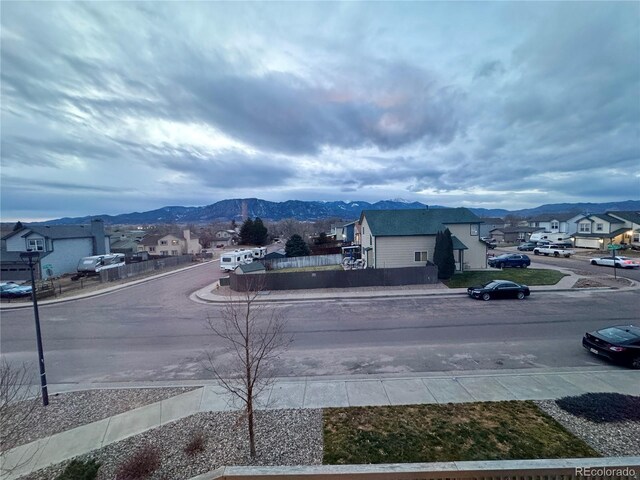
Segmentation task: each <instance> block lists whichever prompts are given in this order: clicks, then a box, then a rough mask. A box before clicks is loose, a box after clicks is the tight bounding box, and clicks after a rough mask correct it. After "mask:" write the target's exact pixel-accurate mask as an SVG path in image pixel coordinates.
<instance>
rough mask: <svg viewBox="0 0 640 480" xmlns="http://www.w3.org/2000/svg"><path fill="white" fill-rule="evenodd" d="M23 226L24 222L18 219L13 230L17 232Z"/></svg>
mask: <svg viewBox="0 0 640 480" xmlns="http://www.w3.org/2000/svg"><path fill="white" fill-rule="evenodd" d="M21 228H22V222H21V221H19V220H18V221H17V222H16V224H15V225H14V226H13V231H14V232H17V231H18V230H20V229H21Z"/></svg>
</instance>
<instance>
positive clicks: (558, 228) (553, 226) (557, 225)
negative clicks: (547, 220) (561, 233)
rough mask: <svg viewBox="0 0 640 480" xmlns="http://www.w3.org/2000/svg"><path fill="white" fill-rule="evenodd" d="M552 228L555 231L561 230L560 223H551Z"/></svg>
mask: <svg viewBox="0 0 640 480" xmlns="http://www.w3.org/2000/svg"><path fill="white" fill-rule="evenodd" d="M551 228H552V229H553V230H560V222H557V221H555V220H554V221H553V222H551Z"/></svg>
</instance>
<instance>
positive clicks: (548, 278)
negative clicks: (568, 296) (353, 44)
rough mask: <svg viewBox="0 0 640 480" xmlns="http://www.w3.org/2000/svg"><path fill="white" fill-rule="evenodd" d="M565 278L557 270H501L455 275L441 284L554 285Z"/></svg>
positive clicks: (451, 286)
mask: <svg viewBox="0 0 640 480" xmlns="http://www.w3.org/2000/svg"><path fill="white" fill-rule="evenodd" d="M564 276H566V275H565V274H564V273H561V272H559V271H557V270H546V269H537V268H505V269H503V270H495V269H492V270H489V271H482V272H462V273H456V274H455V275H454V276H453V277H451V278H450V279H449V280H445V281H444V282H443V283H444V284H445V285H446V286H447V287H449V288H461V287H470V286H472V285H481V284H483V283H486V282H489V281H491V280H497V279H500V280H511V281H514V282H516V283H524V284H525V285H529V286H532V285H555V284H556V283H558V282H559V281H560V279H561V278H562V277H564Z"/></svg>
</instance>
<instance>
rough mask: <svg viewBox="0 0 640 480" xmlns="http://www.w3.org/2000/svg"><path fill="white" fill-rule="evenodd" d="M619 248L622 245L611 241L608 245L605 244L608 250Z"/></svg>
mask: <svg viewBox="0 0 640 480" xmlns="http://www.w3.org/2000/svg"><path fill="white" fill-rule="evenodd" d="M621 248H622V247H621V246H620V245H615V244H613V243H612V244H610V245H607V249H609V250H620V249H621Z"/></svg>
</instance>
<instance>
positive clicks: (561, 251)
mask: <svg viewBox="0 0 640 480" xmlns="http://www.w3.org/2000/svg"><path fill="white" fill-rule="evenodd" d="M574 253H576V252H575V251H573V250H570V249H568V248H567V247H565V246H564V245H554V244H551V245H544V246H541V247H536V248H534V249H533V254H534V255H545V256H547V257H548V256H549V255H553V256H554V257H560V256H563V257H566V258H569V257H570V256H571V255H573V254H574Z"/></svg>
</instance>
